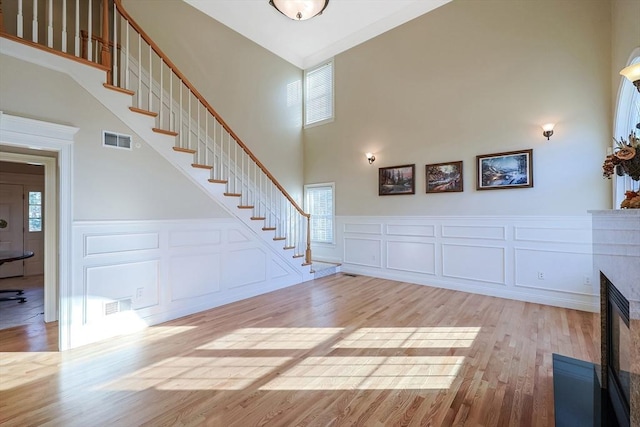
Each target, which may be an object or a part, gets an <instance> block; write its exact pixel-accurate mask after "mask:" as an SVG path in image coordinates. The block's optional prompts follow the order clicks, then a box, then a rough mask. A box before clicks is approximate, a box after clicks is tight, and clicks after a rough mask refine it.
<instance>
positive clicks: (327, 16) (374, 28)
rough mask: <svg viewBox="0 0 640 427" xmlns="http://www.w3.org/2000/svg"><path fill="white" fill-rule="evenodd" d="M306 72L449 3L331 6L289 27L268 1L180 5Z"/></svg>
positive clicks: (417, 0) (361, 0)
mask: <svg viewBox="0 0 640 427" xmlns="http://www.w3.org/2000/svg"><path fill="white" fill-rule="evenodd" d="M184 1H185V2H187V3H188V4H190V5H192V6H194V7H195V8H197V9H199V10H201V11H202V12H204V13H206V14H207V15H209V16H211V17H212V18H214V19H215V20H217V21H219V22H221V23H223V24H224V25H226V26H227V27H229V28H231V29H233V30H235V31H236V32H238V33H240V34H242V35H243V36H245V37H247V38H248V39H250V40H253V41H254V42H255V43H257V44H259V45H260V46H262V47H264V48H265V49H268V50H270V51H271V52H273V53H275V54H276V55H278V56H280V57H281V58H283V59H285V60H287V61H289V62H290V63H292V64H293V65H295V66H297V67H299V68H302V69H305V68H309V67H311V66H314V65H317V64H318V63H320V62H322V61H324V60H326V59H328V58H331V57H332V56H334V55H337V54H338V53H340V52H344V51H345V50H347V49H350V48H352V47H354V46H356V45H358V44H360V43H362V42H364V41H366V40H369V39H371V38H373V37H375V36H377V35H379V34H382V33H384V32H385V31H388V30H390V29H392V28H394V27H397V26H398V25H401V24H404V23H405V22H407V21H410V20H412V19H414V18H416V17H418V16H420V15H423V14H425V13H427V12H429V11H431V10H433V9H435V8H437V7H439V6H441V5H443V4H446V3H448V2H450V1H451V0H330V2H329V5H328V6H327V8H326V9H325V11H324V13H323V14H322V15H319V16H317V17H315V18H312V19H310V20H308V21H293V20H291V19H289V18H287V17H285V16H284V15H282V14H280V13H279V12H278V11H277V10H276V9H274V8H273V7H271V6H270V5H269V2H268V0H184Z"/></svg>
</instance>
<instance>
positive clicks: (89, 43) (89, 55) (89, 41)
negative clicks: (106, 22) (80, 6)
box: [87, 0, 93, 61]
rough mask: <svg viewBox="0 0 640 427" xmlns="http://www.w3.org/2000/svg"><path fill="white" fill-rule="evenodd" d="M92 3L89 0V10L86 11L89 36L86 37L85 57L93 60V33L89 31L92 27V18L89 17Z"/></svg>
mask: <svg viewBox="0 0 640 427" xmlns="http://www.w3.org/2000/svg"><path fill="white" fill-rule="evenodd" d="M92 5H93V1H92V0H89V11H88V15H89V17H88V23H87V27H88V32H89V36H88V37H87V59H88V60H89V61H92V60H93V35H92V33H91V30H92V28H93V19H91V15H92V11H91V7H92Z"/></svg>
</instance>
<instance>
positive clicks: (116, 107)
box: [0, 0, 326, 281]
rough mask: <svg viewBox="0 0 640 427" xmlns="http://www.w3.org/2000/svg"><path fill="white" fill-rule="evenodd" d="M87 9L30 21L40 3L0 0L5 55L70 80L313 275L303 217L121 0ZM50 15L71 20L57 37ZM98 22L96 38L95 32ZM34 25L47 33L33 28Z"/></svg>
mask: <svg viewBox="0 0 640 427" xmlns="http://www.w3.org/2000/svg"><path fill="white" fill-rule="evenodd" d="M84 2H86V3H87V6H86V9H87V11H86V16H83V17H81V16H80V13H79V11H80V10H81V9H80V7H79V3H78V0H75V1H74V0H49V1H48V2H47V6H46V7H48V8H49V9H48V10H45V11H42V10H41V11H37V10H36V11H33V10H30V11H29V13H28V14H27V13H26V12H27V11H26V9H23V6H24V7H25V8H26V7H31V8H33V7H37V2H34V3H33V4H32V2H25V4H24V5H23V1H22V0H18V4H17V10H15V11H14V10H12V9H11V7H12V6H16V5H15V4H14V3H15V2H12V3H11V5H10V6H7V2H6V1H5V3H4V5H2V0H0V36H2V38H3V40H2V53H4V54H7V55H10V56H15V57H18V58H20V59H23V60H27V61H30V62H34V63H37V64H39V65H43V66H46V67H49V68H54V69H56V70H58V71H62V72H65V73H67V74H69V75H70V76H71V77H72V78H73V79H74V80H75V81H76V82H77V83H78V84H80V85H81V86H82V87H83V88H84V89H86V90H87V91H88V92H89V93H90V94H91V95H93V96H94V97H95V98H96V99H97V100H99V101H100V102H101V103H102V104H103V105H104V106H105V107H107V108H108V109H109V110H110V111H112V112H113V113H114V114H116V115H117V116H118V117H119V118H120V119H121V120H122V121H123V122H124V123H125V124H126V125H127V126H129V127H130V128H131V129H132V130H133V131H134V132H136V133H137V134H138V135H140V137H142V138H143V139H144V140H145V141H146V142H147V143H148V144H149V145H150V146H151V147H153V148H154V149H155V150H156V151H157V152H158V153H159V154H161V155H162V156H163V157H164V158H165V159H167V160H168V161H169V162H170V163H172V164H173V165H174V166H175V167H177V168H178V169H179V170H180V171H182V172H183V173H184V174H185V175H186V176H187V177H189V178H190V179H191V180H192V181H193V182H194V183H195V184H196V185H199V186H201V187H202V188H204V189H205V190H206V192H207V193H208V194H209V195H210V196H211V197H213V198H214V199H215V200H217V201H218V202H219V203H220V204H221V205H222V206H223V207H225V209H226V210H227V211H228V212H229V213H230V214H231V215H233V216H235V217H236V218H238V219H239V220H240V221H242V222H243V223H244V224H245V225H246V226H247V227H248V228H250V229H251V230H252V231H253V232H254V233H255V234H256V235H257V236H259V237H260V238H261V239H262V240H263V241H264V242H266V243H267V244H268V245H269V246H270V247H272V248H273V250H274V251H276V252H277V253H278V254H279V255H280V257H281V258H282V259H283V260H285V261H286V262H287V264H289V265H290V266H292V267H293V268H295V269H296V270H297V271H299V272H300V273H301V275H302V281H305V280H309V279H311V278H313V274H314V273H315V271H314V270H312V268H311V247H310V229H309V222H310V215H309V214H307V213H305V212H304V211H303V210H302V209H301V208H300V207H299V206H298V204H297V203H296V202H295V201H294V200H293V199H292V197H291V196H290V195H289V194H288V193H287V192H286V190H285V189H284V188H283V187H282V186H281V185H280V183H278V181H277V180H276V179H275V177H274V176H273V175H272V174H271V173H270V172H269V171H268V170H267V169H266V168H265V166H264V165H263V164H262V163H261V162H260V161H259V160H258V159H257V158H256V157H255V156H254V155H253V153H252V152H251V151H250V150H249V149H248V147H247V146H246V145H245V144H244V143H243V142H242V141H241V139H240V138H239V137H238V136H237V135H236V134H235V133H234V132H233V130H231V128H230V127H229V126H228V125H227V124H226V123H225V122H224V120H222V118H221V117H220V116H219V115H218V114H217V113H216V111H215V110H214V109H213V108H212V107H211V105H210V104H209V103H208V102H207V101H206V100H205V99H204V97H203V96H202V95H201V94H200V93H199V92H198V91H197V90H196V89H195V87H194V86H193V85H192V84H191V83H190V82H189V80H188V79H187V78H186V77H185V76H184V75H183V74H182V73H181V72H180V71H179V70H178V69H177V67H176V66H175V65H174V64H173V63H172V62H171V61H170V60H169V58H167V56H166V55H165V54H164V53H163V52H162V51H161V50H160V48H159V47H158V46H156V45H155V43H154V42H153V41H152V40H151V39H150V38H149V37H148V36H147V34H146V33H145V32H144V31H143V30H142V29H141V28H140V27H139V26H138V25H137V24H136V23H135V21H134V20H133V19H132V18H131V17H130V16H129V14H128V13H127V12H126V11H125V10H124V8H123V7H122V5H121V0H115V1H113V0H88V1H86V0H85V1H84ZM84 2H83V3H84ZM27 3H28V4H27ZM3 9H4V11H3ZM51 10H56V11H64V12H66V13H67V15H68V19H66V20H63V27H62V31H61V34H60V36H59V37H58V36H56V37H54V34H53V33H54V32H53V27H54V25H53V22H52V19H53V18H52V15H53V14H52V13H50V11H51ZM82 10H83V12H84V9H82ZM14 12H15V15H14ZM45 12H49V13H45ZM64 12H61V13H62V14H64ZM27 15H28V16H29V17H30V18H31V17H33V19H32V20H31V22H30V23H31V25H32V31H31V35H30V37H27V36H25V31H24V22H21V20H22V21H24V20H25V16H27ZM38 15H39V16H41V17H42V16H44V17H45V19H46V16H47V15H48V17H49V18H48V21H46V22H41V23H39V22H38V20H37V19H38V18H37V17H38ZM9 17H10V21H9V20H7V18H9ZM5 22H7V23H8V22H12V25H15V28H13V27H12V28H8V27H7V26H5V25H4V23H5ZM67 22H69V26H68V28H67V26H66V25H67V24H66V23H67ZM96 22H100V25H99V26H98V27H99V28H100V31H99V34H95V33H94V32H93V31H92V29H93V28H95V27H94V26H95V25H96V24H95V23H96ZM39 26H42V27H44V28H46V31H43V29H41V30H40V31H38V28H39ZM39 34H46V37H45V39H46V40H44V41H42V42H41V41H39ZM27 38H30V40H28V39H27ZM56 40H57V42H56ZM316 274H317V273H316ZM325 275H326V274H325Z"/></svg>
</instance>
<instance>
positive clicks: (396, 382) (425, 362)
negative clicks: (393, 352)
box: [260, 356, 464, 390]
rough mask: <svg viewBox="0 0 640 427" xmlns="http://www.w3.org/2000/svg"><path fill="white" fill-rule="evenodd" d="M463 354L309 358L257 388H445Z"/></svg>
mask: <svg viewBox="0 0 640 427" xmlns="http://www.w3.org/2000/svg"><path fill="white" fill-rule="evenodd" d="M463 362H464V357H463V356H435V357H432V356H422V357H405V356H394V357H309V358H307V359H305V360H303V361H302V362H300V363H298V364H296V366H295V367H293V368H291V369H289V370H288V371H286V372H283V373H282V375H280V376H278V378H275V379H273V380H271V381H270V382H269V383H267V384H265V385H264V386H262V387H260V390H400V389H413V390H416V389H419V390H433V389H447V388H449V387H450V386H451V383H452V382H453V380H454V379H455V378H456V375H457V374H458V371H459V370H460V367H461V366H462V363H463Z"/></svg>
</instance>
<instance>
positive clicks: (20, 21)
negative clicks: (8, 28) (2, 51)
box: [16, 0, 24, 38]
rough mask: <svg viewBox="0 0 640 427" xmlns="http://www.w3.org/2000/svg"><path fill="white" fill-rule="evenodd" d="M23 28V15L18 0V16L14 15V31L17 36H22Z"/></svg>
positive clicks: (20, 2) (20, 1) (20, 0)
mask: <svg viewBox="0 0 640 427" xmlns="http://www.w3.org/2000/svg"><path fill="white" fill-rule="evenodd" d="M23 28H24V16H22V0H18V16H17V17H16V31H17V34H18V37H20V38H22V31H23Z"/></svg>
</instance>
